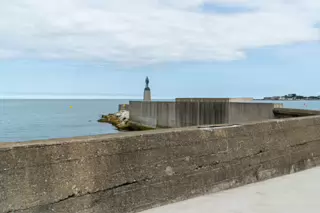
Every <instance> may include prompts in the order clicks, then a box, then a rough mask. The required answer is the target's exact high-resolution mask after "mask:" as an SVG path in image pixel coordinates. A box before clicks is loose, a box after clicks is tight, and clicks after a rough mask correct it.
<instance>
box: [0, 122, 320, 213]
mask: <svg viewBox="0 0 320 213" xmlns="http://www.w3.org/2000/svg"><path fill="white" fill-rule="evenodd" d="M319 127H320V116H315V117H305V118H292V119H286V120H274V121H268V122H259V123H251V124H246V125H240V126H231V127H228V126H225V127H218V128H212V127H202V128H195V127H192V128H191V127H189V128H181V129H168V130H155V131H149V132H130V133H121V134H115V135H106V136H95V137H81V138H71V139H59V140H48V141H35V142H29V143H3V144H1V143H0V212H4V213H8V212H18V213H53V212H56V213H57V212H59V213H60V212H61V213H93V212H94V213H105V212H108V213H127V212H138V211H140V210H143V209H147V208H151V207H153V206H158V205H163V204H166V203H170V202H174V201H178V200H183V199H187V198H190V197H194V196H197V195H202V194H205V193H208V192H214V191H219V190H222V189H227V188H231V187H236V186H239V185H243V184H247V183H252V182H255V181H260V180H265V179H267V178H271V177H275V176H279V175H283V174H288V173H290V172H295V171H299V170H302V169H306V168H310V167H312V166H315V165H318V164H319V162H320V160H319V159H320V131H319V130H320V128H319Z"/></svg>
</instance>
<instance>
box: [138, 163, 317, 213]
mask: <svg viewBox="0 0 320 213" xmlns="http://www.w3.org/2000/svg"><path fill="white" fill-rule="evenodd" d="M309 212H310V213H311V212H312V213H313V212H320V167H318V168H314V169H310V170H306V171H303V172H300V173H295V174H292V175H287V176H283V177H280V178H275V179H271V180H267V181H265V182H260V183H255V184H251V185H247V186H243V187H240V188H235V189H231V190H227V191H223V192H220V193H216V194H210V195H206V196H202V197H198V198H195V199H190V200H187V201H183V202H179V203H175V204H171V205H167V206H163V207H159V208H155V209H151V210H147V211H144V212H143V213H309Z"/></svg>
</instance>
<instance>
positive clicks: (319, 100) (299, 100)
mask: <svg viewBox="0 0 320 213" xmlns="http://www.w3.org/2000/svg"><path fill="white" fill-rule="evenodd" d="M253 100H254V101H320V99H319V100H314V99H313V100H308V99H303V100H301V99H299V100H269V99H253Z"/></svg>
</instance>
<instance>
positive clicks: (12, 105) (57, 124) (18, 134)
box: [0, 99, 320, 142]
mask: <svg viewBox="0 0 320 213" xmlns="http://www.w3.org/2000/svg"><path fill="white" fill-rule="evenodd" d="M128 102H129V101H128V100H8V99H7V100H0V142H18V141H29V140H40V139H49V138H67V137H74V136H89V135H98V134H108V133H116V132H117V130H115V129H114V128H113V127H112V126H111V125H109V124H105V123H98V122H97V120H98V119H99V118H100V116H101V114H108V113H113V112H116V111H117V110H118V104H120V103H128ZM70 106H72V107H70ZM284 106H285V107H289V108H300V109H315V110H320V101H305V102H304V101H297V102H295V101H287V102H284Z"/></svg>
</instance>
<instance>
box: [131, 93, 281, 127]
mask: <svg viewBox="0 0 320 213" xmlns="http://www.w3.org/2000/svg"><path fill="white" fill-rule="evenodd" d="M186 100H190V99H186ZM198 100H199V101H198ZM206 100H207V101H203V99H194V100H193V99H192V100H191V101H184V99H181V100H180V99H177V101H176V102H143V101H130V107H129V110H130V120H132V121H133V122H137V123H141V124H144V125H147V126H150V127H152V128H156V127H163V128H174V127H187V126H197V125H208V124H226V123H243V122H251V121H261V120H267V119H274V118H275V116H274V114H273V109H274V108H276V107H282V104H273V103H248V102H243V103H236V102H230V101H229V99H206Z"/></svg>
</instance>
